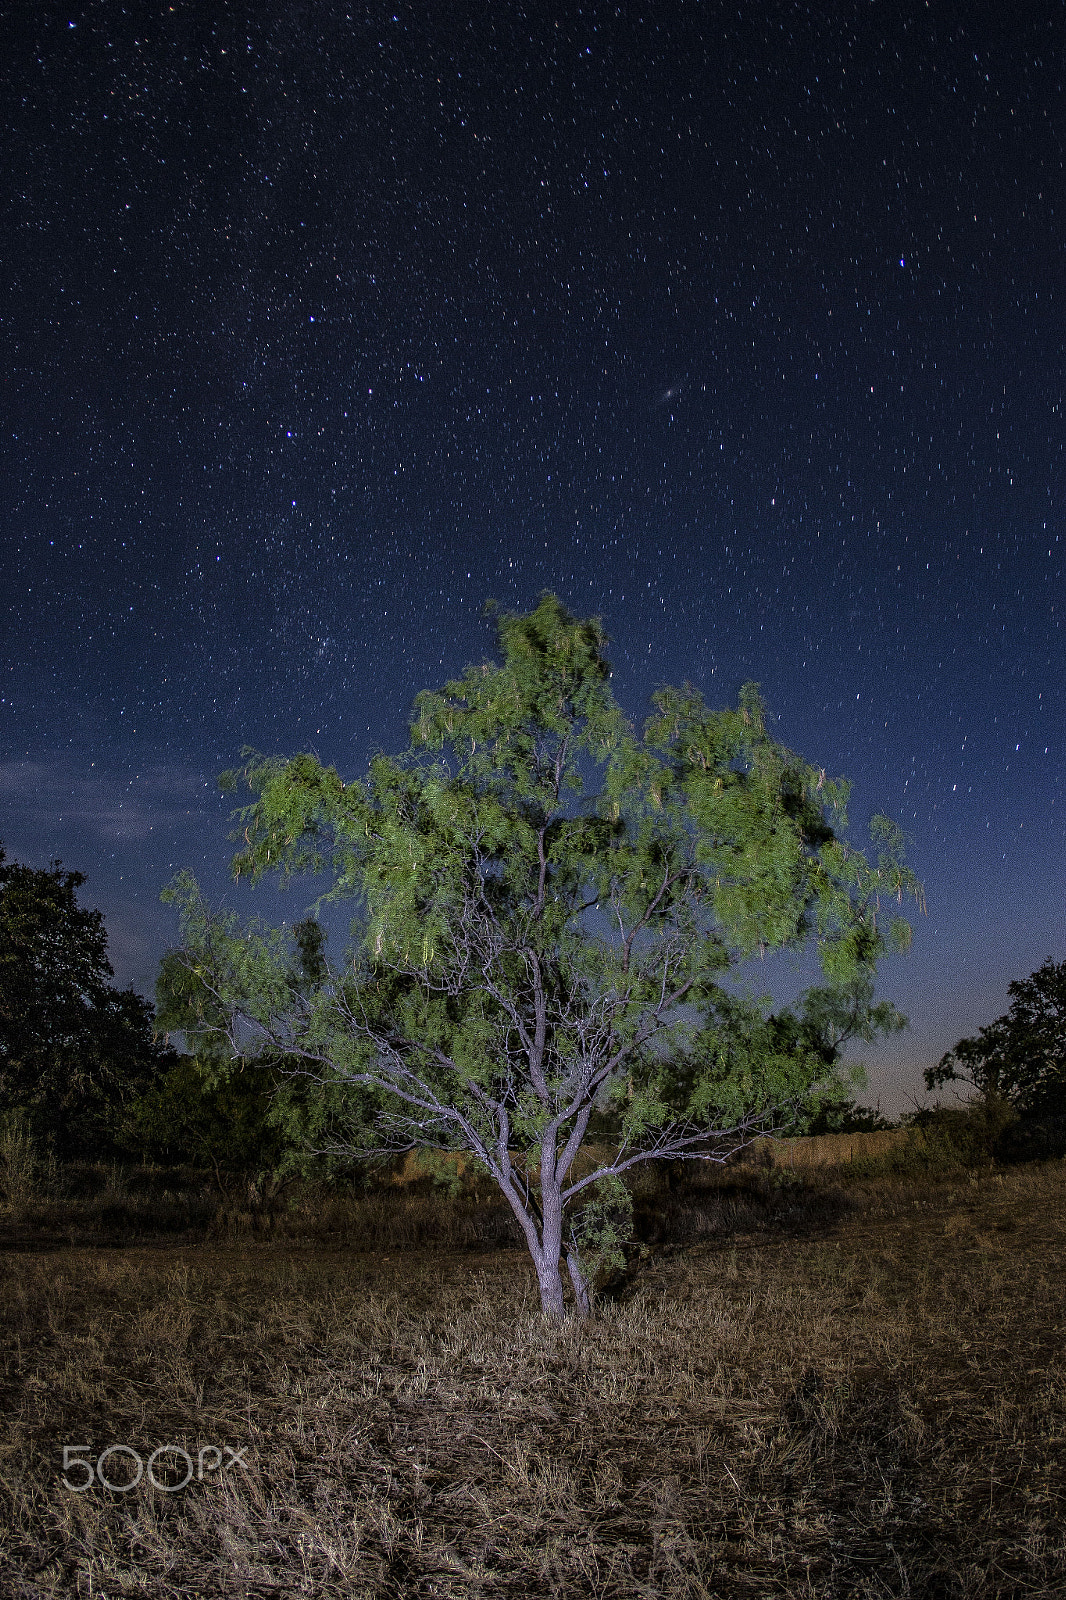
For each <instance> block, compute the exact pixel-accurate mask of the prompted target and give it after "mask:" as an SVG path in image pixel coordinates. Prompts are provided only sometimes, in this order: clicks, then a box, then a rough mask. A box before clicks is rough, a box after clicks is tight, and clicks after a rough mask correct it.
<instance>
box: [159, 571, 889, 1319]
mask: <svg viewBox="0 0 1066 1600" xmlns="http://www.w3.org/2000/svg"><path fill="white" fill-rule="evenodd" d="M497 632H498V642H499V657H498V659H497V660H496V661H494V662H485V663H484V664H482V665H479V666H475V667H472V668H470V669H469V670H468V671H467V672H466V674H465V676H464V677H463V678H462V679H459V680H457V681H454V682H451V683H448V684H446V685H445V687H444V688H443V689H442V690H440V691H437V692H434V691H426V692H424V693H423V694H421V695H419V696H418V698H417V700H416V702H415V712H414V717H413V722H412V727H411V738H410V749H409V751H408V752H407V753H406V754H405V755H403V756H400V757H397V758H395V759H393V758H390V757H387V756H384V755H379V756H377V757H376V758H375V759H374V760H373V761H372V763H371V766H370V770H369V773H368V775H367V776H366V777H365V778H364V779H362V780H361V781H356V782H351V783H345V782H344V781H342V779H341V778H340V776H339V775H338V773H337V772H336V770H335V769H334V768H332V767H330V768H325V767H323V766H322V765H321V764H320V763H319V761H318V759H317V758H316V757H314V756H311V755H300V756H296V757H295V758H293V759H292V760H290V761H285V760H282V759H272V760H267V759H264V758H261V757H254V756H253V757H252V758H251V759H250V760H249V762H248V765H247V766H246V768H245V769H244V773H243V776H244V778H245V780H246V781H247V782H248V784H249V785H250V787H251V789H252V792H253V794H254V795H255V796H256V799H255V800H254V802H253V803H252V804H251V805H250V806H249V807H248V808H247V809H246V810H245V811H243V812H241V813H240V814H239V815H240V821H241V824H242V836H243V839H244V848H243V850H242V851H241V853H240V854H239V855H238V856H237V857H236V858H235V861H234V869H235V871H236V872H237V874H238V875H250V876H251V877H252V879H253V880H255V879H257V878H259V877H260V876H261V875H262V874H264V873H266V872H272V871H281V872H282V873H283V874H285V875H289V874H294V873H301V872H305V871H307V872H315V873H318V872H323V871H328V872H330V873H331V874H332V877H333V888H332V889H331V891H330V894H329V896H328V898H337V899H340V898H345V897H348V898H352V899H354V900H355V902H356V904H357V907H358V910H359V917H358V919H357V923H356V924H355V932H356V933H357V941H356V944H355V946H354V948H353V949H352V950H351V951H350V952H349V954H348V956H347V957H346V959H345V961H344V963H343V965H341V966H339V967H337V968H333V967H330V966H329V965H328V964H326V963H325V960H324V957H323V958H322V964H321V966H320V967H319V968H318V971H317V973H316V975H315V976H314V977H313V978H312V977H311V976H310V975H309V974H308V973H306V972H303V973H302V975H301V974H300V973H298V972H297V971H296V970H295V969H297V968H300V966H301V962H302V951H301V950H300V947H299V943H298V942H297V951H296V953H295V955H294V951H293V946H292V941H291V939H290V938H288V937H287V936H286V935H284V934H283V933H279V932H271V931H269V930H264V929H262V928H260V927H259V926H252V927H242V926H241V925H240V923H239V922H238V921H237V919H236V918H235V917H234V916H233V915H232V914H221V913H217V912H213V911H212V910H211V909H210V908H209V907H208V906H206V905H205V904H204V902H203V901H202V899H201V897H200V895H199V892H198V890H197V888H196V884H195V882H194V881H193V880H192V879H191V877H188V876H183V877H181V878H179V879H178V880H176V882H175V884H174V885H173V886H172V888H171V890H170V891H169V893H170V895H171V897H172V898H173V899H174V900H176V901H177V903H178V904H179V906H180V908H181V919H182V920H181V927H182V944H181V948H180V949H179V950H178V951H175V952H174V953H173V954H172V956H171V958H170V959H171V961H172V962H173V963H174V964H175V965H176V966H178V967H181V968H183V969H184V972H185V978H184V980H183V983H184V985H185V993H184V1001H183V1004H182V1006H181V1007H179V1008H176V1009H173V1010H171V1012H170V1013H169V1014H170V1015H171V1017H172V1018H173V1020H174V1021H175V1022H177V1021H178V1017H179V1014H180V1019H181V1022H182V1025H183V1026H185V1027H186V1029H187V1030H188V1032H189V1036H190V1038H194V1039H197V1040H203V1041H205V1042H206V1041H213V1045H212V1048H214V1049H215V1050H216V1051H217V1052H218V1058H219V1060H220V1061H221V1060H222V1059H223V1056H224V1053H225V1051H227V1050H228V1052H229V1057H230V1060H231V1062H232V1063H233V1064H234V1065H236V1064H237V1063H238V1062H240V1061H242V1060H247V1059H249V1058H255V1059H257V1060H259V1061H261V1062H263V1063H269V1064H272V1065H276V1064H278V1063H282V1062H285V1063H299V1070H300V1071H302V1072H304V1073H306V1074H308V1075H310V1076H311V1077H312V1078H313V1079H314V1080H315V1081H317V1082H318V1083H320V1084H321V1085H323V1086H324V1088H325V1090H326V1091H327V1092H328V1093H330V1094H332V1095H334V1096H336V1095H338V1094H340V1095H341V1097H342V1098H345V1099H346V1101H347V1104H348V1107H349V1116H350V1118H351V1128H352V1129H353V1130H356V1131H354V1132H350V1133H349V1135H348V1137H349V1138H350V1140H351V1141H352V1144H353V1145H354V1146H358V1147H359V1148H362V1149H364V1150H370V1151H373V1152H374V1153H375V1154H383V1153H392V1152H396V1151H403V1150H410V1149H416V1148H422V1149H434V1150H461V1151H466V1152H468V1153H470V1154H471V1155H472V1156H473V1157H474V1158H475V1159H476V1161H477V1162H478V1163H479V1164H480V1166H481V1167H482V1168H483V1169H484V1170H485V1171H486V1172H487V1173H489V1174H491V1176H492V1178H493V1179H494V1180H495V1182H496V1183H497V1184H498V1186H499V1188H500V1190H501V1191H502V1193H503V1194H504V1196H505V1197H506V1199H507V1201H508V1203H509V1205H510V1206H511V1209H512V1211H513V1213H514V1215H515V1217H516V1219H517V1221H518V1223H519V1226H520V1227H521V1228H522V1231H523V1234H524V1236H525V1239H526V1242H527V1244H528V1247H529V1251H530V1254H531V1256H532V1258H533V1261H534V1264H535V1267H536V1271H537V1276H538V1281H539V1285H540V1294H541V1304H542V1306H543V1308H544V1310H545V1312H547V1313H550V1314H552V1315H555V1316H564V1315H566V1314H567V1311H566V1299H565V1295H564V1280H563V1275H562V1264H563V1261H564V1260H565V1263H566V1269H567V1272H568V1275H569V1278H570V1282H571V1284H572V1287H573V1295H574V1308H575V1310H576V1313H577V1314H578V1315H581V1316H587V1315H588V1313H589V1310H590V1305H591V1292H592V1288H593V1285H594V1280H595V1276H596V1273H597V1271H598V1270H600V1269H601V1268H606V1267H608V1266H611V1265H621V1264H622V1260H623V1254H622V1252H623V1250H624V1247H625V1245H626V1243H627V1241H628V1239H629V1237H630V1224H631V1200H630V1196H629V1192H628V1190H627V1188H626V1186H625V1184H624V1182H623V1176H624V1174H625V1173H627V1172H628V1171H630V1170H631V1169H632V1168H634V1167H635V1166H636V1165H637V1164H638V1163H641V1162H647V1161H653V1160H657V1159H664V1158H672V1159H683V1160H722V1159H724V1158H725V1157H726V1156H727V1155H728V1154H729V1152H730V1151H732V1150H735V1149H736V1148H738V1147H739V1146H740V1145H742V1144H743V1143H744V1142H745V1141H747V1140H749V1139H751V1138H753V1137H755V1136H756V1135H757V1134H758V1133H760V1132H764V1131H768V1130H773V1129H775V1128H782V1127H789V1128H792V1127H794V1126H796V1125H797V1122H802V1121H803V1120H805V1119H806V1117H807V1116H808V1115H809V1114H810V1112H811V1110H812V1108H813V1107H815V1106H816V1105H817V1104H819V1103H820V1102H821V1101H822V1100H823V1099H825V1098H827V1097H831V1096H832V1095H833V1094H834V1093H839V1092H841V1091H840V1085H839V1084H838V1083H837V1082H836V1079H835V1072H834V1063H833V1061H832V1059H831V1057H832V1055H833V1051H832V1049H831V1048H830V1047H829V1041H830V1039H831V1038H832V1037H833V1035H832V1032H831V1030H830V1031H829V1032H826V1028H825V1027H822V1026H821V1025H820V1024H819V1023H818V1021H817V1018H818V1017H819V1016H820V1017H821V1019H822V1023H823V1024H826V1025H828V1024H827V1019H831V1016H832V1015H836V1016H837V1017H838V1020H839V1018H840V1017H844V1016H847V1017H848V1018H850V1021H849V1022H848V1023H847V1027H846V1031H849V1030H850V1032H856V1031H858V1032H862V1031H863V1030H867V1031H876V1030H877V1029H878V1028H879V1027H881V1026H882V1025H883V1024H884V1023H885V1022H886V1021H887V1020H888V1019H887V1014H882V1013H879V1011H878V1009H877V1008H876V1007H874V1006H873V1005H872V1003H871V998H870V996H871V993H872V990H870V989H869V988H868V987H867V985H868V982H869V979H870V978H871V975H872V973H873V971H874V967H875V964H876V961H877V959H878V958H879V957H880V955H881V954H882V952H883V951H884V950H885V949H886V945H887V943H892V944H895V945H896V946H899V947H902V946H904V945H905V944H906V942H907V938H908V936H909V932H910V930H909V927H908V926H907V924H906V923H905V922H902V921H901V920H899V919H894V920H891V921H890V922H888V924H887V925H885V924H882V922H881V921H880V920H879V916H878V907H879V904H880V901H881V897H882V896H886V895H887V896H889V897H890V898H891V899H894V900H902V898H903V896H904V895H905V894H911V893H918V892H919V886H918V885H917V882H916V880H915V879H914V877H913V875H912V874H911V872H910V871H909V869H908V868H907V867H906V866H905V865H904V864H903V862H902V858H901V840H900V835H899V833H898V830H896V829H895V828H894V827H893V826H892V825H891V824H890V823H888V822H887V820H885V819H883V818H881V819H877V820H876V821H875V824H874V832H875V834H876V837H877V839H878V841H879V844H880V857H879V860H878V864H877V866H876V867H871V866H870V864H869V863H868V861H867V860H866V857H865V856H864V855H863V854H862V852H861V851H858V850H856V849H854V848H852V847H850V846H849V845H848V844H846V843H845V842H844V840H843V839H842V838H841V837H840V836H839V835H838V833H837V832H836V831H835V829H834V825H833V824H834V823H835V824H836V825H837V826H838V827H839V826H842V825H843V823H844V811H843V808H844V802H845V798H846V786H845V785H844V784H842V783H836V782H832V781H828V780H827V779H826V777H825V773H824V771H822V770H819V769H818V768H817V767H813V766H810V765H809V764H808V763H806V762H804V761H803V760H801V758H800V757H798V756H796V755H794V754H793V753H792V752H791V751H789V750H787V749H785V748H784V746H782V745H780V744H778V743H776V742H775V741H774V740H773V739H772V738H771V737H770V735H769V733H768V732H767V728H766V722H765V716H764V711H763V705H762V702H761V700H760V698H759V695H758V692H757V690H756V688H755V687H754V686H749V687H748V688H746V689H745V690H744V691H743V693H742V694H741V698H740V703H739V705H738V706H737V707H736V708H735V709H731V710H726V711H711V710H709V709H708V708H707V707H706V706H705V705H704V703H703V700H702V699H701V697H700V695H699V694H698V693H697V692H696V691H695V690H694V689H692V688H690V687H687V686H686V687H685V688H683V689H671V688H666V689H662V690H660V691H659V693H658V694H657V695H656V696H655V698H654V705H655V712H654V714H653V715H652V717H651V718H650V719H649V720H648V722H647V724H646V726H645V729H644V732H643V735H642V736H638V735H637V734H635V732H634V730H633V729H632V727H631V726H630V725H629V724H628V723H627V721H626V719H625V717H624V716H623V714H622V711H621V709H620V708H619V706H618V704H617V702H616V701H615V699H614V696H613V694H612V692H611V687H610V676H611V673H610V667H609V665H608V662H607V659H606V656H605V653H604V650H605V644H606V636H605V634H604V632H603V629H602V627H601V625H600V623H599V622H598V621H596V620H590V621H580V620H578V619H576V618H574V617H572V616H570V615H569V614H568V613H567V612H566V610H565V609H564V607H563V606H562V605H561V604H560V602H559V601H558V600H557V599H556V598H555V597H554V596H553V595H545V596H544V597H543V598H542V599H541V602H540V604H539V605H538V607H537V608H536V610H535V611H534V612H533V613H532V614H530V615H526V616H513V615H505V616H501V617H500V618H499V619H498V624H497ZM246 754H250V753H248V752H246ZM235 777H236V775H231V776H230V780H229V781H230V782H234V781H235ZM808 945H810V946H813V947H814V948H815V949H816V950H817V952H818V955H819V957H820V959H821V965H822V969H823V973H824V975H825V979H826V980H827V981H826V985H825V987H824V988H822V989H816V990H814V991H812V992H811V993H810V994H809V995H808V996H807V998H806V1000H805V1002H802V1003H801V1005H800V1007H799V1009H798V1012H797V1013H796V1014H795V1015H793V1014H792V1013H779V1014H777V1015H776V1016H775V1015H774V1014H773V1013H772V1012H771V1011H770V1008H769V1003H768V1002H758V1001H756V1000H754V999H752V998H749V997H745V996H743V995H740V994H738V993H737V992H736V990H735V989H733V988H728V987H726V984H727V981H728V979H729V977H730V975H731V974H732V973H734V972H735V971H736V970H737V969H738V968H739V967H740V966H742V964H744V963H745V962H747V961H748V960H749V959H750V958H751V957H752V956H755V955H758V954H760V953H761V952H763V951H766V950H768V949H771V950H772V949H780V948H786V947H788V948H800V947H804V946H808ZM319 954H320V955H321V951H319ZM174 987H175V988H180V987H181V985H176V986H174ZM892 1016H893V1019H895V1013H892ZM893 1025H895V1024H894V1023H893ZM336 1104H337V1102H336V1100H334V1105H335V1106H336ZM598 1112H600V1113H614V1114H615V1115H616V1116H617V1118H618V1123H617V1126H618V1129H619V1135H618V1139H617V1142H616V1144H615V1145H614V1146H612V1148H611V1150H610V1151H609V1153H608V1155H607V1156H606V1157H604V1159H602V1160H594V1161H591V1163H590V1164H589V1166H588V1167H582V1166H581V1165H580V1164H579V1163H578V1161H577V1158H578V1156H579V1154H580V1153H581V1152H582V1149H583V1147H584V1146H586V1141H587V1138H588V1133H589V1129H590V1126H592V1125H593V1124H592V1119H593V1117H594V1116H595V1115H596V1114H597V1113H598ZM586 1154H588V1152H587V1150H586Z"/></svg>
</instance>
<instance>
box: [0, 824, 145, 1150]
mask: <svg viewBox="0 0 1066 1600" xmlns="http://www.w3.org/2000/svg"><path fill="white" fill-rule="evenodd" d="M84 882H85V878H84V875H83V874H82V873H80V872H64V871H63V870H62V868H61V866H60V864H59V863H58V862H53V864H52V866H51V867H50V868H49V869H48V870H46V871H39V870H36V869H34V868H32V867H26V866H22V865H20V864H19V863H18V862H13V861H12V862H9V861H7V860H6V857H5V855H4V852H3V849H2V848H0V1111H3V1110H13V1109H16V1108H18V1109H21V1110H22V1111H23V1112H24V1114H25V1116H26V1118H27V1120H28V1125H29V1127H30V1129H31V1131H32V1135H33V1137H34V1138H35V1139H37V1140H40V1141H44V1142H46V1143H48V1144H49V1145H50V1146H51V1147H52V1148H53V1149H54V1150H55V1152H56V1153H57V1154H59V1155H61V1156H72V1155H78V1154H89V1155H93V1156H98V1155H99V1154H100V1153H101V1152H107V1151H108V1150H110V1149H112V1148H114V1146H115V1143H116V1140H117V1138H118V1130H119V1128H120V1126H121V1122H122V1119H123V1116H124V1114H125V1112H124V1108H125V1107H126V1106H127V1104H128V1103H129V1102H130V1101H131V1100H132V1099H133V1098H134V1097H135V1096H136V1095H137V1094H139V1093H141V1092H143V1091H144V1090H145V1089H146V1088H147V1087H148V1085H150V1084H151V1083H152V1082H153V1081H155V1080H156V1079H157V1078H158V1077H159V1076H160V1075H161V1074H162V1073H163V1072H164V1071H165V1070H166V1068H167V1067H168V1065H169V1064H170V1062H171V1060H172V1052H171V1051H169V1050H168V1049H167V1047H166V1046H165V1045H164V1044H163V1043H161V1042H160V1041H159V1040H158V1039H157V1038H156V1037H155V1035H154V1031H153V1027H154V1019H153V1014H152V1007H151V1005H150V1004H149V1003H148V1001H146V1000H144V999H142V998H141V996H140V995H138V994H136V993H135V992H134V991H133V990H132V989H124V990H118V989H115V988H114V987H113V985H112V982H111V979H112V978H113V977H114V973H113V971H112V968H111V965H110V963H109V961H108V959H107V935H106V933H105V931H104V925H103V917H102V916H101V914H100V912H99V911H88V910H86V909H85V908H84V907H82V906H79V905H78V901H77V890H78V889H79V888H80V887H81V885H82V884H83V883H84Z"/></svg>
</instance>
